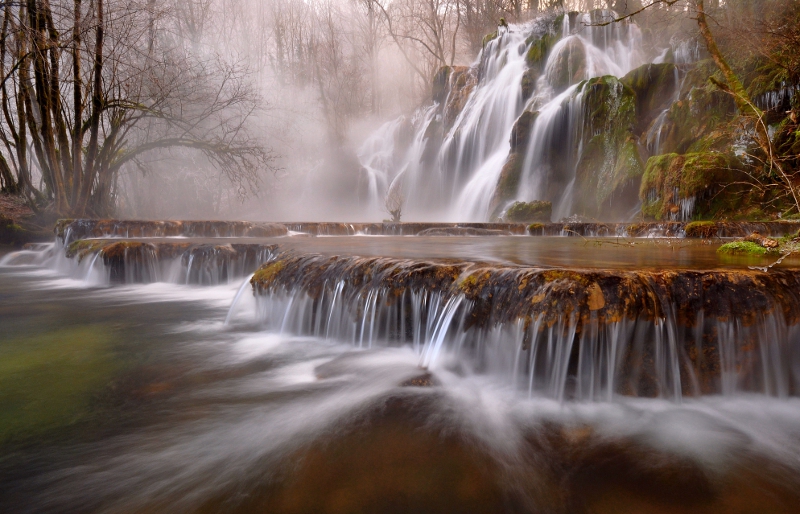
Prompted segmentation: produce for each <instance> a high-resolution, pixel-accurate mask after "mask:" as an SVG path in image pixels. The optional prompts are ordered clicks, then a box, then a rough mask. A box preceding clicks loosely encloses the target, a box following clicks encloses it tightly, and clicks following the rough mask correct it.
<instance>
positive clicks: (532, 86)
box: [520, 68, 539, 100]
mask: <svg viewBox="0 0 800 514" xmlns="http://www.w3.org/2000/svg"><path fill="white" fill-rule="evenodd" d="M538 79H539V70H537V69H536V68H528V69H527V70H525V73H523V74H522V82H521V83H520V88H521V90H522V99H523V100H527V99H528V98H530V97H531V96H532V95H533V92H534V91H535V90H536V81H537V80H538Z"/></svg>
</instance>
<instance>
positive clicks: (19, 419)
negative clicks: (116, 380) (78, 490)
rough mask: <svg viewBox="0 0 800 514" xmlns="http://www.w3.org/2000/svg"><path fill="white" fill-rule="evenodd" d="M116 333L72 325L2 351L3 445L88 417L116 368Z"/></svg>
mask: <svg viewBox="0 0 800 514" xmlns="http://www.w3.org/2000/svg"><path fill="white" fill-rule="evenodd" d="M111 341H112V333H111V331H110V330H108V329H107V328H106V327H104V326H102V325H91V326H87V327H69V328H64V329H59V330H56V331H53V332H47V333H43V334H39V335H35V336H32V337H30V336H28V337H25V338H20V339H14V340H10V341H4V342H3V345H2V346H1V347H0V442H8V441H9V440H19V439H24V438H29V437H35V436H38V435H40V434H42V433H43V432H47V431H51V430H54V429H58V428H59V427H63V426H66V425H71V424H74V423H77V422H79V421H82V420H84V419H86V418H87V416H89V415H90V414H91V412H92V408H93V399H94V398H95V397H96V395H97V394H99V392H100V391H101V390H102V389H103V388H104V386H106V385H107V384H109V382H110V380H111V378H112V376H113V374H114V373H115V370H116V365H115V362H114V360H113V358H112V354H111V353H110V344H111Z"/></svg>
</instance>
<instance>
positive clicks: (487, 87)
mask: <svg viewBox="0 0 800 514" xmlns="http://www.w3.org/2000/svg"><path fill="white" fill-rule="evenodd" d="M604 15H607V13H605V14H604V13H602V12H596V13H594V14H593V15H589V14H582V15H580V16H578V17H577V18H576V19H574V20H572V24H570V17H569V16H564V22H563V23H562V34H561V39H560V41H558V43H556V45H555V46H554V48H553V49H552V51H551V52H550V55H549V56H548V59H547V63H546V65H545V67H544V73H543V74H542V76H541V77H540V78H539V79H538V82H537V84H536V89H535V91H534V93H533V95H532V97H531V98H530V99H529V100H528V101H527V102H525V101H524V99H523V97H522V90H521V88H520V84H521V81H522V77H523V74H524V73H525V71H526V69H527V64H526V62H525V56H526V53H527V51H528V48H529V46H528V45H527V44H526V42H525V41H526V38H527V37H528V36H530V35H532V34H533V35H535V36H536V37H540V36H541V35H542V34H544V32H545V31H546V30H552V29H548V28H547V22H546V21H543V20H538V21H535V22H532V23H530V24H527V25H521V26H512V27H511V28H510V30H509V31H507V32H502V31H501V34H500V36H499V37H497V38H496V39H494V40H492V41H490V42H489V43H488V44H487V45H486V47H485V48H484V49H483V51H482V52H481V55H480V56H479V57H478V60H477V62H476V63H475V64H474V65H473V68H472V70H471V71H470V73H472V76H473V77H475V76H477V77H479V81H478V83H477V85H476V86H475V87H474V89H473V90H472V91H471V93H470V94H469V97H468V99H467V101H466V104H465V105H464V108H463V109H462V110H461V112H460V113H459V115H458V117H457V118H456V119H455V122H454V123H453V126H452V127H445V133H444V136H443V139H442V141H441V143H439V142H438V141H437V140H436V139H435V137H429V136H430V135H431V134H434V133H435V130H432V129H431V127H432V126H437V125H440V124H442V123H443V119H444V118H445V116H446V113H447V109H448V108H449V107H448V104H449V102H450V97H448V98H447V99H446V100H445V101H444V102H443V104H442V105H438V104H434V105H432V106H429V107H425V108H423V109H421V110H420V111H418V112H417V113H416V114H415V115H414V116H413V117H412V119H411V122H410V126H409V123H408V122H407V121H406V119H405V118H400V119H398V120H395V121H392V122H389V123H387V124H385V125H384V126H383V127H381V128H380V129H379V130H378V131H376V132H375V134H373V135H372V136H371V137H370V138H369V139H368V140H367V141H366V142H365V143H364V144H363V146H362V147H361V149H360V150H359V158H360V159H361V163H362V165H363V167H364V169H365V170H366V174H367V178H368V180H367V181H368V184H369V188H368V189H369V204H370V208H371V209H373V210H374V216H375V217H379V216H381V215H382V212H384V211H385V209H384V207H383V205H384V198H385V197H386V194H387V191H388V187H389V185H390V184H391V183H393V182H394V181H395V180H402V181H403V190H404V198H405V205H404V210H403V214H404V219H407V220H423V219H424V220H430V219H439V220H445V221H456V220H457V221H487V220H488V219H489V217H490V214H492V213H490V212H489V209H490V200H491V198H492V195H493V193H494V189H495V186H496V185H497V180H498V177H499V176H500V172H501V170H502V168H503V165H504V163H505V161H506V158H507V157H508V154H509V150H510V144H509V138H510V135H511V130H512V128H513V126H514V123H515V122H516V120H517V118H519V116H520V114H522V112H523V110H525V109H529V110H532V111H535V110H538V111H540V112H541V114H540V116H539V117H538V118H537V120H536V122H535V126H534V127H533V130H532V131H531V142H530V145H529V149H528V153H527V155H526V157H525V165H524V171H523V185H522V187H521V188H520V192H519V195H518V199H519V200H523V201H531V200H550V201H552V202H553V204H554V213H555V217H556V219H558V218H559V217H564V216H567V215H569V214H571V213H573V212H574V206H573V205H572V201H573V200H572V198H573V194H572V193H573V192H572V191H571V187H572V185H573V183H574V181H573V180H571V176H570V175H574V166H575V164H576V163H577V162H578V161H579V158H580V154H581V151H582V143H583V141H582V140H581V139H582V133H583V118H582V116H583V108H582V102H581V95H574V94H573V93H574V91H573V89H567V90H566V91H561V90H559V88H558V87H557V86H556V83H557V80H556V77H558V76H559V74H561V73H562V71H563V70H562V69H561V68H560V63H563V62H572V61H571V60H570V59H568V58H567V57H568V54H570V53H572V54H573V55H578V56H580V60H581V62H582V63H583V67H582V68H580V69H577V70H569V75H570V81H571V84H568V86H569V85H574V84H577V83H578V82H580V81H583V80H586V79H589V78H593V77H599V76H603V75H614V76H617V77H621V76H623V75H624V74H626V73H627V72H629V71H631V70H632V69H634V68H635V67H637V66H640V65H642V64H644V63H645V62H646V59H645V56H644V54H643V53H642V50H641V47H642V39H641V33H640V31H639V29H638V27H637V26H636V25H634V24H630V23H619V24H611V25H608V26H605V27H600V26H592V23H596V22H597V21H599V17H602V16H604ZM534 39H535V38H534ZM561 89H563V88H561ZM451 94H453V93H451ZM564 118H567V119H568V120H569V122H568V123H567V124H566V126H564V125H565V124H564V123H563V121H562V120H563V119H564ZM410 130H413V134H414V135H413V137H412V138H411V140H412V143H411V144H400V143H399V142H400V141H403V140H404V136H403V134H404V133H407V132H408V131H410ZM564 138H566V139H567V140H566V141H562V140H561V139H564ZM554 139H557V140H554ZM564 159H568V160H569V162H570V164H569V165H566V166H565V165H564V164H563V163H561V162H560V161H562V160H564ZM556 164H557V165H558V168H559V170H561V171H559V172H558V174H559V176H553V167H554V165H556Z"/></svg>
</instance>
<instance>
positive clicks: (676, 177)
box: [639, 152, 741, 220]
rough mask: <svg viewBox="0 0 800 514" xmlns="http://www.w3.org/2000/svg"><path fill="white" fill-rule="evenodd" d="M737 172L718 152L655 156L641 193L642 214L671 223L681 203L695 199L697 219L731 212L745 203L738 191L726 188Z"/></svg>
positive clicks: (643, 181) (643, 180)
mask: <svg viewBox="0 0 800 514" xmlns="http://www.w3.org/2000/svg"><path fill="white" fill-rule="evenodd" d="M734 169H735V163H732V162H731V161H730V157H729V156H728V155H725V154H722V153H718V152H706V153H703V152H700V153H691V154H686V155H678V154H675V153H671V154H664V155H657V156H654V157H651V158H650V159H649V160H648V161H647V166H646V168H645V172H644V176H643V178H642V184H641V187H640V190H639V195H640V198H641V200H642V213H643V214H644V215H645V216H647V217H649V218H652V219H656V220H668V219H670V217H671V216H672V215H674V214H675V213H676V212H678V210H679V207H678V203H679V202H680V200H682V199H687V198H694V199H695V213H694V215H695V216H697V217H700V218H713V217H719V216H724V215H726V214H728V213H731V212H733V211H734V210H735V209H736V208H738V207H737V206H738V205H739V203H740V200H741V195H740V193H739V192H738V191H736V190H734V189H727V188H724V187H725V186H726V185H727V184H730V183H731V182H732V181H733V180H734V179H735V175H734V172H733V170H734Z"/></svg>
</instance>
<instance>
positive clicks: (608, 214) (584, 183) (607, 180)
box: [575, 76, 643, 219]
mask: <svg viewBox="0 0 800 514" xmlns="http://www.w3.org/2000/svg"><path fill="white" fill-rule="evenodd" d="M575 94H576V95H583V109H584V112H583V118H584V120H585V121H584V130H583V134H582V137H583V140H584V149H583V152H582V154H581V155H580V158H579V160H578V163H577V166H576V170H575V180H576V182H575V195H576V196H575V204H576V206H577V207H578V208H579V209H581V210H582V212H581V214H584V215H588V216H593V217H603V218H605V219H608V218H612V217H619V216H622V215H624V214H625V213H626V212H628V211H629V210H630V208H631V207H632V206H633V205H635V203H636V201H637V193H638V188H639V181H640V178H641V176H642V173H643V165H642V159H641V156H640V154H639V145H638V141H637V139H636V137H635V135H634V127H635V125H636V97H635V95H634V93H633V91H632V90H631V89H630V88H629V87H627V86H625V85H624V84H623V83H622V82H621V81H620V80H619V79H617V78H615V77H611V76H606V77H599V78H595V79H591V80H589V81H587V82H585V83H584V84H582V85H581V86H579V88H578V89H577V90H576V93H575Z"/></svg>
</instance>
